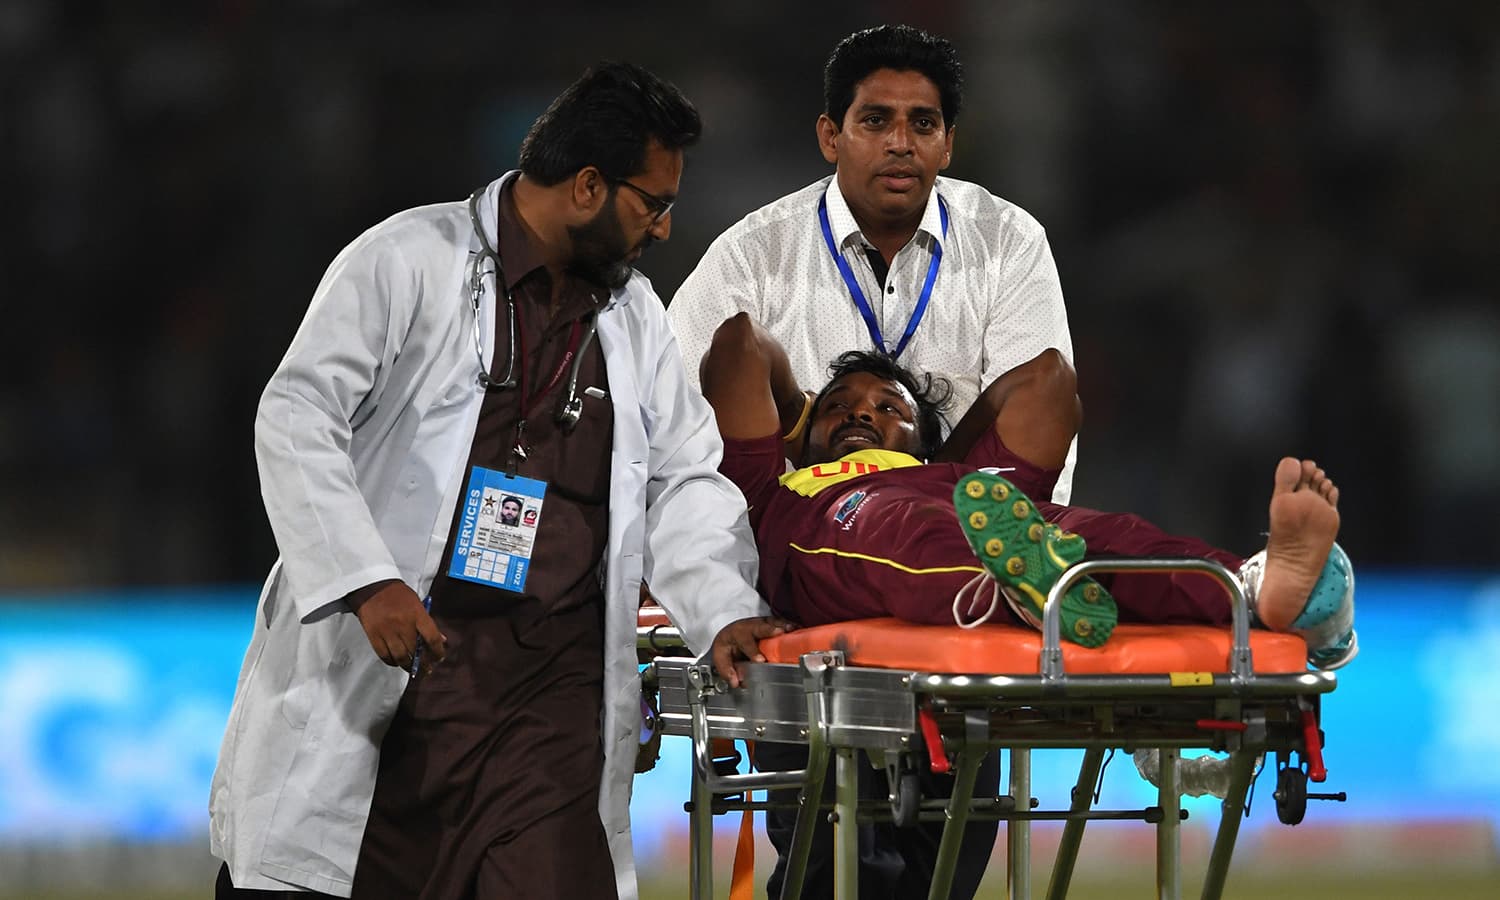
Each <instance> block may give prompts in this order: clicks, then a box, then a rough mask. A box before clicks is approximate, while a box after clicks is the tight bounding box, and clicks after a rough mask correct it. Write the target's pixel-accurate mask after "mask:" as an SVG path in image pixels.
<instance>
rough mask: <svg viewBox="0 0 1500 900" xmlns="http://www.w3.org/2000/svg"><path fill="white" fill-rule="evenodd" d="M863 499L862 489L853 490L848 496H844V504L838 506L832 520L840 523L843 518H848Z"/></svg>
mask: <svg viewBox="0 0 1500 900" xmlns="http://www.w3.org/2000/svg"><path fill="white" fill-rule="evenodd" d="M864 500H865V492H864V491H855V492H854V493H852V494H850V495H849V496H848V497H846V498H844V504H843V505H842V506H840V507H839V508H838V511H837V512H835V513H834V514H833V521H835V522H837V523H839V524H840V525H842V524H844V520H845V519H847V518H849V516H850V515H851V514H852V513H853V512H854V511H855V510H856V509H858V508H859V505H860V504H861V503H863V502H864Z"/></svg>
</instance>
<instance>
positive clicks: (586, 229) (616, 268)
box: [568, 190, 651, 291]
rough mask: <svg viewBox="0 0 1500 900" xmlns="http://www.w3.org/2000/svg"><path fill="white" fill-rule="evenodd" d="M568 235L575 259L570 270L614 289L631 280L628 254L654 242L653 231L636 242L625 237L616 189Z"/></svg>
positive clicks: (569, 231) (587, 279)
mask: <svg viewBox="0 0 1500 900" xmlns="http://www.w3.org/2000/svg"><path fill="white" fill-rule="evenodd" d="M568 237H570V238H572V240H573V261H572V262H570V263H569V264H568V271H569V272H572V273H573V274H574V275H577V276H578V277H580V278H582V279H584V280H586V281H591V282H593V283H594V284H598V285H602V286H604V287H607V288H609V289H610V290H612V291H617V290H619V289H620V288H622V287H624V286H625V283H626V282H627V281H629V280H630V273H631V271H632V269H631V267H630V263H628V262H626V261H625V258H626V257H627V256H629V255H630V252H631V251H632V250H635V249H636V247H639V248H640V249H642V250H644V249H645V248H646V246H647V245H648V244H650V243H651V236H650V235H649V234H648V235H646V237H645V238H643V239H642V240H641V243H640V244H638V245H635V246H632V245H631V243H630V241H629V239H627V238H626V237H625V229H623V228H621V227H620V217H619V216H618V215H617V214H616V213H615V193H614V191H613V190H611V191H610V194H609V199H608V200H607V201H605V204H604V206H603V207H602V208H600V210H599V213H598V215H596V216H594V218H593V219H592V220H591V221H589V222H588V223H587V224H584V225H569V226H568Z"/></svg>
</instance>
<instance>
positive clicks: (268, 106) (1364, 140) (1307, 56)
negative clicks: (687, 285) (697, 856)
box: [0, 0, 1500, 591]
mask: <svg viewBox="0 0 1500 900" xmlns="http://www.w3.org/2000/svg"><path fill="white" fill-rule="evenodd" d="M894 21H905V22H909V23H911V24H914V25H918V26H920V27H924V28H927V29H930V30H932V31H935V32H937V33H940V34H943V35H945V36H947V37H948V38H950V39H952V40H953V42H954V43H955V44H956V45H957V47H958V49H959V51H960V54H961V56H962V58H963V61H964V63H965V65H966V70H967V89H966V92H965V105H964V113H963V115H962V116H961V117H960V120H959V123H958V129H959V130H958V135H957V139H956V141H955V152H954V162H953V165H952V167H951V168H950V169H949V172H948V174H950V175H953V176H956V177H959V178H964V179H968V180H972V181H977V182H980V183H982V184H984V185H986V186H987V187H988V188H989V189H990V190H992V191H993V192H995V193H997V194H999V195H1001V196H1003V197H1006V198H1007V199H1010V200H1012V201H1014V202H1016V203H1018V204H1020V205H1021V206H1023V207H1025V208H1026V209H1027V210H1029V211H1030V212H1031V213H1033V214H1034V215H1035V216H1036V217H1037V218H1038V219H1040V220H1041V222H1042V223H1043V224H1044V225H1045V226H1046V227H1047V229H1048V234H1049V237H1050V241H1051V245H1052V250H1053V253H1054V255H1055V257H1056V259H1057V263H1058V267H1059V269H1060V271H1061V274H1062V282H1063V287H1064V292H1065V294H1066V297H1067V303H1068V308H1069V315H1070V321H1071V325H1072V331H1073V338H1074V343H1075V346H1076V353H1077V363H1078V369H1079V373H1080V383H1081V390H1082V394H1083V401H1084V408H1085V423H1084V428H1083V434H1082V441H1081V462H1080V467H1079V470H1078V476H1077V480H1076V487H1075V493H1074V500H1075V502H1076V503H1081V504H1084V505H1089V506H1096V507H1102V508H1118V509H1130V510H1134V511H1138V512H1141V513H1144V514H1146V515H1147V516H1148V517H1149V518H1152V519H1155V520H1157V521H1159V522H1161V523H1162V524H1164V525H1167V526H1168V527H1170V528H1171V529H1172V530H1176V531H1184V532H1189V533H1195V534H1198V535H1201V536H1203V537H1205V538H1207V539H1209V540H1211V541H1213V542H1215V543H1218V544H1220V545H1223V546H1227V547H1230V548H1233V549H1243V550H1249V549H1253V548H1254V547H1257V546H1259V544H1260V540H1261V538H1260V536H1259V535H1260V532H1261V530H1262V529H1263V528H1264V518H1265V500H1266V495H1267V492H1268V484H1269V476H1270V471H1271V467H1272V465H1273V463H1274V460H1275V459H1276V458H1277V457H1278V456H1280V455H1283V454H1298V455H1304V456H1313V457H1315V458H1316V459H1318V460H1319V461H1320V462H1321V463H1323V464H1325V465H1326V466H1327V468H1328V469H1329V471H1330V472H1332V473H1333V474H1334V476H1335V477H1336V479H1337V480H1338V481H1339V482H1340V484H1341V486H1342V488H1343V504H1342V505H1343V508H1344V511H1345V516H1344V536H1343V538H1342V541H1343V543H1344V545H1345V546H1346V547H1347V548H1348V549H1349V551H1350V554H1351V555H1352V556H1353V557H1354V558H1355V559H1356V562H1357V563H1360V564H1362V565H1365V566H1371V567H1386V566H1388V567H1407V566H1417V565H1420V566H1429V565H1434V566H1435V565H1443V566H1454V565H1456V566H1462V567H1475V568H1484V567H1488V568H1493V567H1495V566H1496V564H1497V562H1500V516H1497V511H1500V265H1497V260H1496V256H1497V254H1496V250H1497V249H1500V165H1497V158H1500V4H1495V3H1487V2H1478V0H1475V2H1444V0H1429V2H1425V3H1409V2H1390V3H1376V2H1359V0H1348V2H1337V3H1335V2H1326V3H1293V2H1258V3H1250V2H1245V3H1213V4H1208V3H1195V2H1145V0H1109V2H1102V0H1101V2H1092V3H1090V2H1082V0H1053V2H1040V0H1027V2H1018V0H988V2H987V0H969V2H959V0H927V2H922V3H912V4H902V3H894V2H876V3H865V4H859V5H849V6H842V5H835V4H811V3H784V2H772V0H762V2H756V3H725V4H712V3H702V2H697V3H660V4H620V3H603V2H568V3H555V4H521V3H509V4H501V3H493V2H491V3H475V2H459V0H428V2H425V3H422V4H410V3H398V2H394V0H303V2H293V3H271V2H264V0H209V2H201V3H194V4H182V3H166V2H134V3H130V4H109V3H98V2H92V3H90V2H73V0H0V85H3V89H0V198H3V199H0V205H3V206H4V209H5V214H4V215H3V216H0V296H3V319H0V331H3V332H4V335H5V340H4V352H3V353H0V484H3V493H0V496H3V498H4V499H3V502H0V588H4V589H7V590H12V591H15V590H25V591H35V590H41V591H45V590H49V589H52V588H61V587H64V586H107V585H164V584H185V583H213V582H250V581H255V580H258V579H259V578H260V577H261V576H262V574H263V573H264V571H265V570H266V568H267V567H268V566H269V564H270V563H271V561H272V559H273V558H274V556H275V547H274V543H273V541H272V539H271V534H270V530H269V528H268V526H267V525H266V524H265V519H264V515H263V512H262V510H261V507H260V502H259V494H258V485H257V480H256V474H255V467H254V460H253V456H252V452H251V426H252V421H253V415H254V407H255V403H256V401H257V398H258V395H259V392H260V390H261V388H262V387H263V385H264V384H265V381H266V379H267V378H268V377H269V375H270V374H271V371H272V369H273V367H274V366H275V365H276V363H277V361H278V360H279V358H280V356H281V353H282V352H283V350H284V349H285V346H286V344H287V342H288V341H289V339H290V337H291V335H292V333H293V331H294V329H295V328H296V326H297V323H298V322H299V320H300V318H301V316H302V313H303V310H304V308H305V306H306V303H307V300H308V298H309V297H310V295H311V293H312V290H313V288H314V286H315V285H316V283H317V281H318V279H319V277H320V275H321V274H322V272H323V269H324V267H325V266H326V265H327V264H328V262H329V261H330V260H331V259H332V258H333V256H334V255H335V254H336V253H337V252H338V251H339V249H340V248H341V247H342V246H343V245H344V244H346V243H347V242H348V241H350V240H351V239H352V238H354V237H355V236H356V235H357V234H358V233H359V232H361V231H362V230H364V229H365V228H367V227H368V226H370V225H372V224H374V223H375V222H377V221H379V220H381V219H383V218H385V217H386V216H388V215H390V214H392V213H394V212H396V211H398V210H401V209H403V208H406V207H409V206H414V205H418V204H423V203H430V202H435V201H439V200H453V199H460V198H462V197H464V196H467V194H468V193H469V191H470V190H472V189H473V188H474V187H476V186H478V185H479V184H481V183H484V182H485V181H487V180H489V179H490V178H492V177H493V176H494V175H496V174H497V173H499V172H501V171H504V170H505V169H507V168H510V167H511V166H512V165H513V163H514V160H515V156H516V149H517V146H518V144H519V141H520V138H521V136H522V135H523V134H524V132H525V130H526V128H527V127H528V126H529V124H530V123H531V121H532V120H533V119H534V118H535V117H536V115H537V114H538V113H540V112H541V111H542V109H543V108H544V107H545V105H546V104H547V103H548V102H549V101H550V100H551V98H552V97H554V96H555V95H556V94H557V93H558V92H559V91H560V90H561V89H562V88H563V87H564V86H566V85H567V84H568V83H569V82H570V81H572V80H573V79H574V78H575V77H576V76H577V75H578V74H579V73H580V72H581V71H582V69H583V68H584V67H585V66H586V65H588V64H589V63H591V62H593V61H595V60H598V59H602V58H623V59H630V60H633V61H636V62H639V63H642V64H644V65H646V66H647V67H649V68H652V69H654V70H656V71H657V72H659V73H661V74H662V75H664V76H666V77H668V78H669V79H670V80H672V81H674V82H675V83H677V84H678V85H679V86H680V87H681V88H683V90H684V91H685V92H686V93H687V94H688V95H689V96H690V97H691V98H692V99H693V100H694V101H695V102H696V103H697V104H698V105H699V107H700V109H701V111H702V112H703V115H704V118H705V121H706V133H705V136H704V140H703V142H702V144H701V145H700V146H699V147H698V148H697V149H696V150H695V151H693V152H692V153H691V155H690V157H689V162H688V168H687V170H686V174H685V176H684V180H683V186H682V196H681V201H680V203H679V205H678V206H677V207H676V211H675V212H674V215H673V230H672V238H671V241H670V242H669V243H667V244H665V245H662V246H659V247H656V248H653V250H652V251H651V252H650V253H648V254H647V255H646V256H645V257H644V258H643V259H642V261H641V263H640V264H639V265H640V268H641V269H642V270H643V271H644V272H645V273H646V274H647V275H649V276H650V277H651V278H652V279H653V280H654V281H655V284H656V286H657V288H658V291H659V292H660V293H661V295H662V296H663V298H664V299H670V297H671V295H672V293H673V291H674V290H675V289H676V287H677V285H678V284H679V283H680V282H681V280H682V279H683V277H684V276H685V275H686V274H687V272H688V271H689V270H690V269H691V267H692V266H693V264H694V263H695V261H696V260H697V257H698V256H699V254H701V252H702V251H703V249H704V248H705V247H706V246H707V244H708V243H709V241H711V240H712V239H713V238H714V237H715V236H716V235H717V234H718V233H719V232H720V231H721V230H722V229H723V228H724V227H726V226H727V225H729V224H730V223H731V222H733V221H735V220H736V219H738V218H739V217H740V216H742V215H744V214H745V213H747V212H749V211H750V210H752V209H754V208H756V207H758V206H760V205H761V204H763V203H765V202H768V201H770V200H772V199H774V198H776V197H778V196H780V195H782V194H784V193H787V192H789V191H791V190H793V189H796V188H798V187H801V186H802V185H804V184H806V183H808V182H810V181H812V180H813V179H815V178H818V177H821V176H822V175H824V174H826V173H827V171H828V167H827V166H826V165H825V164H824V163H823V161H822V159H821V157H820V156H819V154H818V151H817V148H816V146H815V142H814V132H813V123H814V121H815V119H816V117H817V115H818V113H819V112H820V111H821V106H822V101H821V79H822V65H823V62H824V60H825V58H826V56H827V54H828V52H829V50H830V49H831V48H832V47H833V45H834V44H835V43H836V42H837V41H838V40H839V39H840V38H841V37H843V36H844V35H846V34H847V33H849V32H850V31H852V30H854V29H856V28H860V27H865V26H869V25H873V24H878V23H882V22H894ZM455 302H457V301H456V300H455Z"/></svg>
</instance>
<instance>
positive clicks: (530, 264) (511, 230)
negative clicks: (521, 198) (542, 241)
mask: <svg viewBox="0 0 1500 900" xmlns="http://www.w3.org/2000/svg"><path fill="white" fill-rule="evenodd" d="M515 184H516V181H515V179H514V178H512V179H510V180H509V181H506V182H505V183H504V184H502V185H500V198H499V203H497V204H496V205H497V206H498V207H499V208H500V209H499V225H500V227H499V228H498V229H496V230H497V231H498V232H499V235H500V243H499V245H498V246H497V247H496V248H495V249H496V250H498V251H499V252H500V261H501V263H502V265H503V266H504V268H505V289H506V290H508V291H510V290H514V289H515V287H516V285H517V284H519V283H520V282H521V279H523V278H525V277H526V276H527V275H530V274H531V273H532V272H535V271H536V270H537V269H539V268H541V267H542V266H544V265H545V264H546V263H545V257H544V256H543V255H542V248H541V247H540V246H539V245H538V244H537V242H536V241H534V240H532V239H531V237H530V236H529V235H528V234H527V233H526V227H525V226H524V225H522V224H521V217H520V216H519V215H518V214H517V213H516V198H515V192H514V188H515Z"/></svg>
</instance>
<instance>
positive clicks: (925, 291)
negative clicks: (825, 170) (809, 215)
mask: <svg viewBox="0 0 1500 900" xmlns="http://www.w3.org/2000/svg"><path fill="white" fill-rule="evenodd" d="M933 196H937V195H936V194H934V195H933ZM937 202H938V216H939V218H941V219H942V222H943V237H944V238H946V237H948V204H946V203H944V202H943V198H942V197H938V198H937ZM818 224H820V225H822V226H823V243H825V244H827V245H828V252H829V254H830V255H831V256H833V262H834V264H835V265H837V266H838V267H839V274H840V275H842V276H844V284H845V285H847V286H848V287H849V296H850V297H853V298H854V305H855V307H857V308H858V309H859V314H860V316H862V317H863V318H864V320H865V328H867V329H869V332H870V340H872V341H874V342H875V349H876V350H879V351H880V352H881V353H890V356H891V359H895V358H896V357H898V356H900V355H901V351H902V350H905V349H906V343H907V341H910V340H911V336H912V335H914V334H916V333H917V325H918V324H920V323H921V321H922V316H923V315H924V314H925V313H926V312H927V303H928V301H930V300H931V299H932V286H933V285H934V284H936V283H937V273H938V263H940V262H942V261H943V244H942V241H938V244H937V246H936V247H934V248H932V263H931V264H930V265H929V266H928V267H927V279H926V280H925V281H924V282H922V293H921V294H919V295H918V296H917V308H916V309H914V310H912V311H911V318H910V319H909V320H907V323H906V331H905V332H903V333H902V335H901V343H899V344H897V345H896V349H895V351H894V352H893V351H891V349H890V347H889V346H887V345H886V342H885V336H884V335H883V334H881V333H880V323H879V322H877V321H875V310H873V309H871V308H870V301H869V300H867V299H865V292H864V291H862V290H860V289H859V282H858V281H855V280H854V270H853V269H851V268H849V261H848V260H847V259H844V255H843V254H842V253H840V252H839V250H838V247H836V246H834V244H833V229H832V228H831V227H830V226H829V225H828V195H827V194H824V195H823V197H822V199H820V200H819V201H818ZM886 277H887V278H889V277H890V275H889V274H887V275H886Z"/></svg>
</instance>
